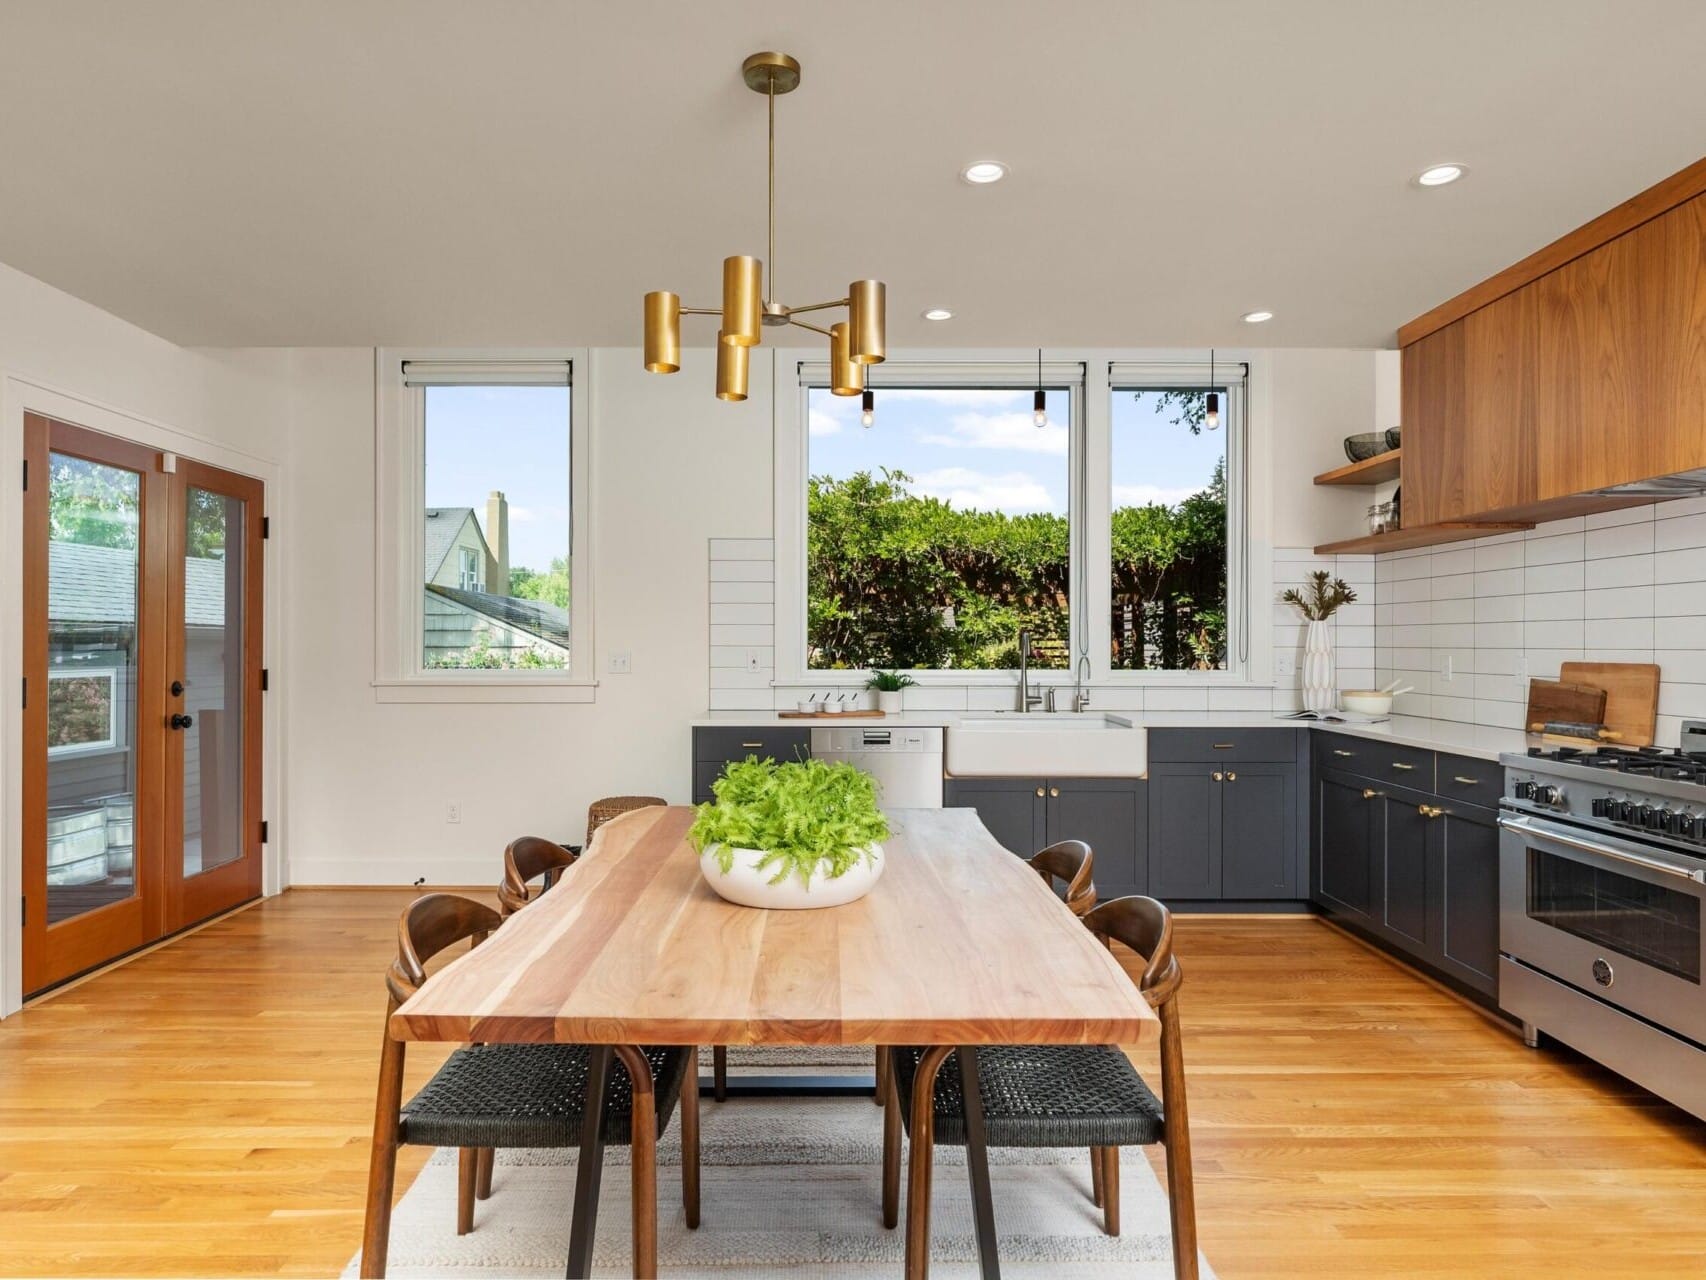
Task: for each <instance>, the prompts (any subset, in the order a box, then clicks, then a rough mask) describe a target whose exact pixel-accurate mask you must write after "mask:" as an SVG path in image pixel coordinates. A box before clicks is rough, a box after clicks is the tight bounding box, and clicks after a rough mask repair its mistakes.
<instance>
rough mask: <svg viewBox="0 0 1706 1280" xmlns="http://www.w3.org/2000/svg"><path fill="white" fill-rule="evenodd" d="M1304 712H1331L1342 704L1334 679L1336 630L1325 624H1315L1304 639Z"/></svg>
mask: <svg viewBox="0 0 1706 1280" xmlns="http://www.w3.org/2000/svg"><path fill="white" fill-rule="evenodd" d="M1302 675H1303V709H1304V710H1305V711H1316V712H1327V711H1331V710H1332V709H1333V707H1334V704H1335V703H1337V701H1338V696H1339V694H1338V690H1337V688H1335V687H1334V684H1335V682H1334V680H1333V631H1332V628H1331V627H1329V626H1328V625H1327V624H1326V623H1325V622H1311V623H1310V624H1309V629H1308V631H1306V632H1305V633H1304V637H1303V672H1302Z"/></svg>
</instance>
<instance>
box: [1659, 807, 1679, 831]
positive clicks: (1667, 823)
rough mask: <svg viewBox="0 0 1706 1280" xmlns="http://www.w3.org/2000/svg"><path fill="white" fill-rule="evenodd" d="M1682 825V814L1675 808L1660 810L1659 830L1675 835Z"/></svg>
mask: <svg viewBox="0 0 1706 1280" xmlns="http://www.w3.org/2000/svg"><path fill="white" fill-rule="evenodd" d="M1681 825H1682V815H1681V814H1680V813H1678V812H1677V811H1676V810H1674V809H1660V810H1659V830H1660V831H1662V832H1664V833H1665V834H1666V835H1670V836H1674V835H1675V834H1676V833H1677V831H1678V829H1679V828H1680V827H1681Z"/></svg>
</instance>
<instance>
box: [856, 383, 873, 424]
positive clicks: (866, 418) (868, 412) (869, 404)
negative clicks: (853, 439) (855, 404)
mask: <svg viewBox="0 0 1706 1280" xmlns="http://www.w3.org/2000/svg"><path fill="white" fill-rule="evenodd" d="M876 414H877V396H876V393H875V392H874V391H871V390H870V389H869V388H867V389H866V391H865V394H864V395H862V396H861V397H859V425H860V426H865V427H868V426H870V425H871V423H872V421H873V420H874V419H875V418H876Z"/></svg>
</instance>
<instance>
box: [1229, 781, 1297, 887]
mask: <svg viewBox="0 0 1706 1280" xmlns="http://www.w3.org/2000/svg"><path fill="white" fill-rule="evenodd" d="M1226 776H1227V781H1226V782H1225V783H1223V784H1222V791H1221V800H1220V814H1221V817H1220V896H1221V897H1223V898H1230V899H1245V898H1252V899H1254V898H1295V897H1296V896H1297V887H1296V884H1295V867H1296V862H1297V858H1296V853H1297V785H1296V784H1297V771H1296V769H1295V768H1294V767H1293V766H1291V765H1271V764H1268V765H1262V764H1252V765H1240V766H1239V767H1238V768H1236V769H1232V770H1228V771H1227V775H1226Z"/></svg>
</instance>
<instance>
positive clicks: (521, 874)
mask: <svg viewBox="0 0 1706 1280" xmlns="http://www.w3.org/2000/svg"><path fill="white" fill-rule="evenodd" d="M579 856H580V855H579V854H577V853H575V852H574V851H573V850H570V849H565V848H563V846H562V845H560V844H557V843H555V842H553V841H550V840H547V839H545V838H544V837H543V836H522V837H520V838H519V839H516V840H511V841H510V842H509V844H508V846H507V847H506V848H505V849H504V878H503V879H502V880H501V881H500V882H499V883H498V911H499V912H500V913H502V915H503V917H504V919H506V920H507V919H509V917H510V916H512V915H514V914H515V913H516V912H517V911H520V910H521V909H522V908H523V907H525V906H526V905H527V904H528V903H529V902H532V901H533V900H534V899H535V898H537V897H538V896H539V894H541V893H544V892H545V890H547V889H549V888H550V887H551V886H552V885H554V884H555V883H557V876H558V874H559V873H560V872H562V871H563V869H564V868H565V867H572V866H573V865H574V864H575V859H576V858H578V857H579ZM541 877H543V880H544V883H543V884H541V885H540V887H539V890H538V892H534V891H533V890H532V889H531V888H529V886H530V885H531V884H532V883H533V881H535V880H538V879H540V878H541Z"/></svg>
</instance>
